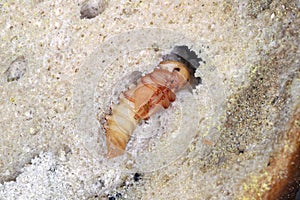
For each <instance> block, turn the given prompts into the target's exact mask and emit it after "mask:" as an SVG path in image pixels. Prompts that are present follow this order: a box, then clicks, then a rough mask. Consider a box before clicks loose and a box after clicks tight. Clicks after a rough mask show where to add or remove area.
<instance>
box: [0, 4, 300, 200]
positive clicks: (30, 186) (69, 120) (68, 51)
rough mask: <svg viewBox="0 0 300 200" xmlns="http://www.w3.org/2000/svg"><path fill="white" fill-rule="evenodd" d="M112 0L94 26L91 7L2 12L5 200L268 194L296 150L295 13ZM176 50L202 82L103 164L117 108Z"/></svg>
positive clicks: (290, 7)
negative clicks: (197, 61)
mask: <svg viewBox="0 0 300 200" xmlns="http://www.w3.org/2000/svg"><path fill="white" fill-rule="evenodd" d="M95 2H96V1H95ZM99 2H100V1H99ZM103 2H104V1H103ZM105 3H107V4H106V5H105V7H104V8H105V9H104V10H103V11H101V12H99V13H98V15H96V16H95V17H93V18H91V19H86V18H83V17H81V14H80V10H81V6H82V5H84V2H83V1H60V0H56V1H51V0H47V1H46V0H45V1H9V0H8V1H3V2H1V3H0V12H1V18H0V30H1V31H0V52H1V54H0V74H1V77H0V81H1V82H0V93H1V95H0V96H1V98H0V101H1V102H0V110H1V112H0V119H1V121H0V137H1V140H0V199H108V198H116V199H253V198H255V199H263V198H267V199H268V198H269V199H270V198H271V197H270V196H268V195H269V194H268V191H273V192H274V190H271V189H272V188H274V187H275V186H276V184H278V183H279V182H280V180H284V179H285V178H286V177H289V175H288V174H289V161H290V160H291V156H290V155H295V152H297V151H298V150H299V143H300V141H299V140H300V139H299V137H300V136H299V128H300V127H299V115H300V113H299V106H300V105H299V104H300V102H299V94H300V83H299V80H300V75H299V73H300V72H299V65H300V63H299V60H300V58H299V55H300V51H299V25H300V16H299V13H300V12H299V9H300V4H299V3H297V1H193V0H190V1H183V2H181V1H146V2H145V1H109V2H105ZM81 18H82V19H81ZM128 31H129V32H128ZM175 45H187V46H189V47H190V48H191V49H193V50H195V51H197V54H198V55H199V56H200V57H201V58H202V59H203V60H204V61H205V62H202V63H201V65H200V67H199V69H198V70H197V71H196V75H197V76H200V77H201V78H202V84H201V85H199V86H197V87H196V89H195V90H193V91H192V93H190V92H188V90H185V91H181V92H179V94H178V95H177V100H176V101H175V102H174V104H173V106H171V108H169V109H168V110H164V111H163V112H160V113H158V114H157V115H155V116H153V118H151V119H150V120H149V121H147V122H143V123H142V124H141V125H139V126H138V128H137V129H136V130H135V131H134V132H133V133H132V139H131V141H130V142H129V145H128V149H127V153H126V154H125V155H124V156H121V157H118V158H116V159H112V160H107V158H106V157H105V153H106V146H105V133H104V129H103V127H102V124H103V123H105V122H104V121H103V117H104V116H105V115H106V114H107V113H109V107H110V105H111V103H118V95H119V94H120V93H121V92H122V91H123V90H125V89H126V87H128V85H130V84H131V83H132V79H134V78H132V76H133V75H131V74H132V72H134V71H135V72H136V71H140V72H142V73H148V72H151V71H152V70H153V68H154V67H155V65H157V64H158V63H159V61H160V60H161V59H162V56H163V55H164V54H166V53H169V52H170V51H171V50H172V48H173V47H174V46H175ZM200 50H201V53H199V51H200ZM18 57H19V58H20V57H21V58H22V57H24V58H25V60H26V67H25V68H26V70H23V71H22V72H19V75H20V74H21V75H20V76H17V77H18V78H13V81H10V80H12V79H9V80H8V77H7V70H9V68H10V66H11V64H12V63H13V61H14V60H15V59H17V58H18ZM24 62H25V61H24ZM24 62H23V63H24ZM297 149H298V150H297ZM277 158H278V159H280V161H281V162H277V161H276V159H277ZM296 181H297V180H296ZM296 187H297V186H296ZM298 187H299V186H298ZM294 197H295V194H290V198H294Z"/></svg>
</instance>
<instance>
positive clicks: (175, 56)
mask: <svg viewBox="0 0 300 200" xmlns="http://www.w3.org/2000/svg"><path fill="white" fill-rule="evenodd" d="M163 60H164V61H168V60H169V61H172V60H174V61H178V62H181V63H183V64H185V65H186V66H187V70H188V71H189V74H190V80H189V82H190V85H191V86H192V88H195V87H196V86H197V85H198V84H201V83H202V80H201V78H200V77H195V72H196V70H197V68H198V67H199V66H200V63H199V62H201V61H202V59H201V58H199V57H198V56H197V54H196V53H195V52H194V51H192V50H190V49H189V48H188V47H187V46H175V47H174V48H173V50H172V51H171V53H170V54H167V55H165V56H163Z"/></svg>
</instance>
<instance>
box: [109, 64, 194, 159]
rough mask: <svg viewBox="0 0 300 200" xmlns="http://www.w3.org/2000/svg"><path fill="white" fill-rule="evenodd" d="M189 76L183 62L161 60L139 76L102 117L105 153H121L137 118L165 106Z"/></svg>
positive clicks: (170, 101) (136, 122)
mask: <svg viewBox="0 0 300 200" xmlns="http://www.w3.org/2000/svg"><path fill="white" fill-rule="evenodd" d="M189 80H190V73H189V71H188V69H187V67H186V65H185V64H183V63H181V62H177V61H163V62H161V63H159V65H158V68H155V69H154V71H153V72H151V73H149V74H147V75H145V76H143V77H142V78H141V79H140V80H139V81H138V82H137V85H136V86H135V87H133V88H130V89H129V90H127V91H125V92H124V93H122V94H121V96H120V103H119V104H117V105H113V106H112V107H111V111H112V113H111V115H109V116H107V117H106V122H107V123H106V125H105V129H106V141H107V149H108V157H109V158H112V157H116V156H119V155H122V154H123V153H124V151H125V149H126V145H127V143H128V141H129V139H130V135H131V133H132V132H133V130H134V129H135V127H136V126H137V125H138V123H139V122H140V121H141V120H147V119H148V118H149V117H150V116H151V115H153V114H155V113H156V112H158V111H159V110H161V108H165V109H166V108H168V107H169V106H170V104H171V103H172V102H173V101H175V98H176V95H175V92H177V91H178V90H180V89H182V88H183V87H184V86H185V85H186V84H187V83H188V82H189Z"/></svg>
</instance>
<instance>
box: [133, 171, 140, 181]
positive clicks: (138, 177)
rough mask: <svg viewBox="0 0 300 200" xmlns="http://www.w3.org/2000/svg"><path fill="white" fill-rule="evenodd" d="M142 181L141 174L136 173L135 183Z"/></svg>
mask: <svg viewBox="0 0 300 200" xmlns="http://www.w3.org/2000/svg"><path fill="white" fill-rule="evenodd" d="M141 179H142V177H141V174H140V173H135V174H134V176H133V180H134V181H136V182H137V181H139V180H141Z"/></svg>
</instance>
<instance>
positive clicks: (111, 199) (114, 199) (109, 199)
mask: <svg viewBox="0 0 300 200" xmlns="http://www.w3.org/2000/svg"><path fill="white" fill-rule="evenodd" d="M108 200H116V198H115V197H108Z"/></svg>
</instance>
